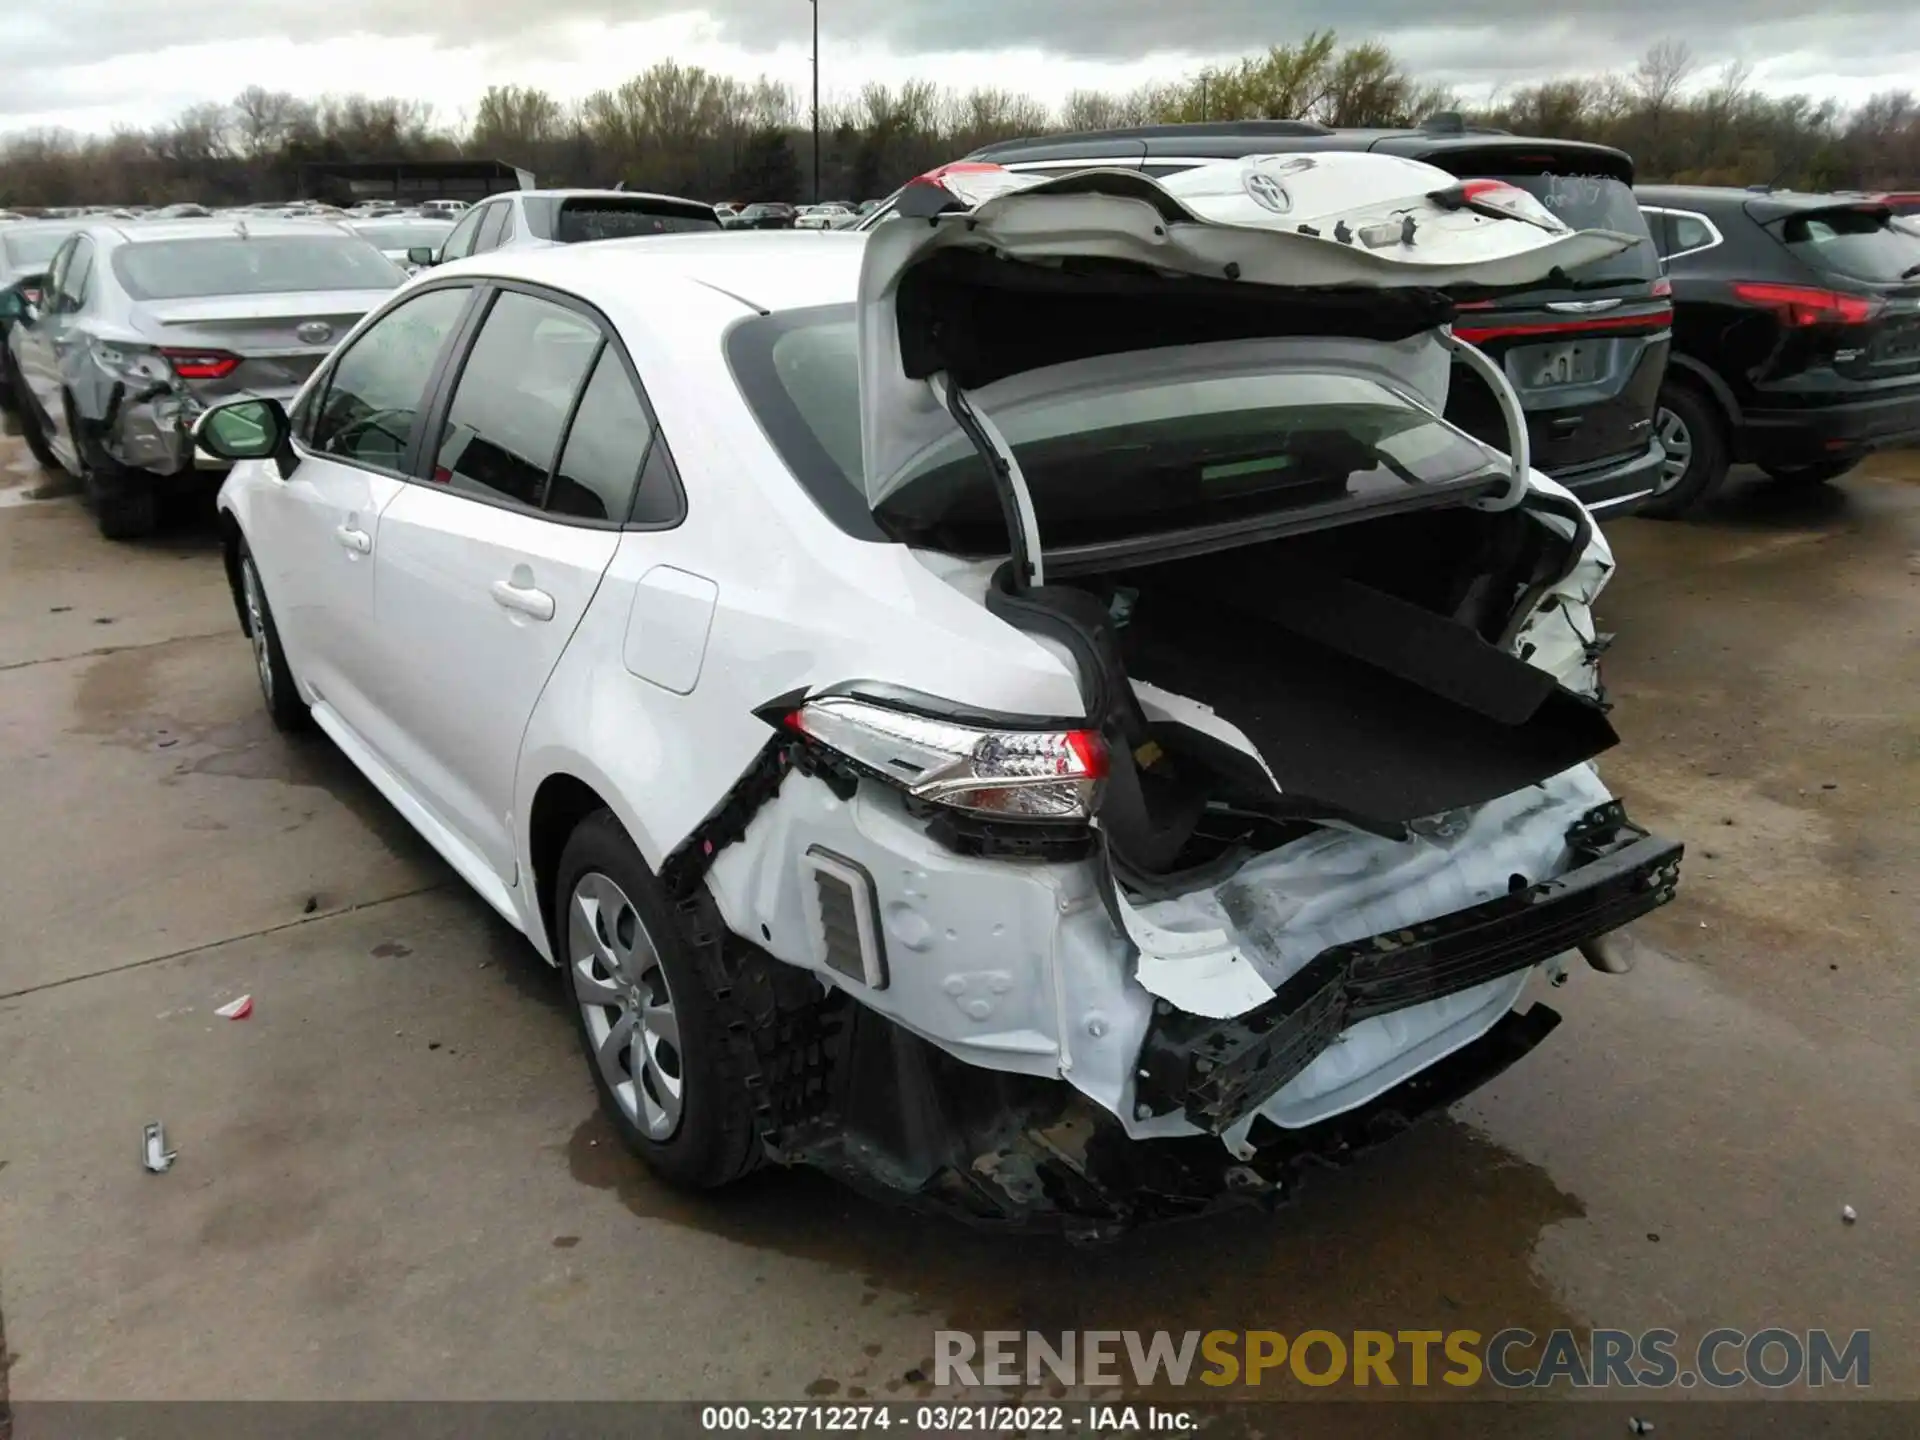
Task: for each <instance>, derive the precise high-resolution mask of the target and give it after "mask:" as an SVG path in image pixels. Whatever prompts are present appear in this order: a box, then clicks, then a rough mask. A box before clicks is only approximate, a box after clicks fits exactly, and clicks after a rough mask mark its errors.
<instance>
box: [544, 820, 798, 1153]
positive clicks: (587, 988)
mask: <svg viewBox="0 0 1920 1440" xmlns="http://www.w3.org/2000/svg"><path fill="white" fill-rule="evenodd" d="M555 879H556V883H555V885H554V888H553V897H554V898H553V907H554V908H553V926H552V930H551V931H550V934H551V935H552V937H553V943H554V952H555V958H556V959H557V960H558V961H559V965H560V972H561V976H562V979H563V981H564V984H565V989H566V998H567V1003H568V1006H569V1008H570V1009H571V1010H572V1012H573V1015H574V1018H575V1020H576V1022H577V1023H578V1026H579V1031H580V1042H581V1047H582V1049H583V1050H584V1052H585V1054H586V1057H587V1068H588V1070H590V1071H591V1072H592V1074H593V1084H594V1088H595V1090H596V1091H598V1092H599V1096H600V1105H601V1109H602V1110H603V1111H604V1112H605V1113H606V1116H607V1118H608V1119H609V1120H610V1121H611V1122H612V1124H613V1127H614V1129H615V1130H616V1131H617V1132H618V1134H619V1135H620V1138H621V1140H622V1141H623V1142H624V1143H625V1144H626V1146H627V1147H628V1148H629V1149H630V1150H632V1151H633V1152H634V1153H635V1154H636V1155H638V1156H639V1157H640V1158H641V1160H643V1161H644V1162H646V1164H647V1165H648V1167H649V1168H651V1169H652V1170H653V1171H654V1172H655V1173H656V1174H658V1175H660V1176H661V1177H662V1178H663V1179H665V1180H667V1181H670V1182H671V1183H673V1184H676V1185H681V1186H685V1187H687V1188H689V1189H700V1190H712V1189H717V1188H718V1187H720V1186H722V1185H726V1184H729V1183H731V1182H732V1181H734V1180H737V1179H739V1178H740V1177H742V1176H744V1175H746V1174H747V1173H748V1172H749V1171H751V1170H753V1169H755V1168H756V1167H757V1166H758V1165H759V1164H760V1162H761V1161H762V1159H764V1158H765V1152H764V1147H763V1145H762V1143H761V1139H760V1132H759V1127H758V1125H757V1123H756V1120H755V1110H754V1104H753V1096H752V1092H751V1090H750V1089H749V1087H748V1084H747V1078H746V1076H747V1070H748V1066H749V1065H751V1064H752V1060H751V1044H750V1042H749V1041H747V1040H746V1038H745V1036H744V1035H743V1034H742V1033H740V1032H741V1029H742V1028H743V1027H732V1026H729V1025H728V1024H727V1023H726V1019H725V1016H726V1013H727V1012H726V1009H725V1004H726V999H725V987H724V986H721V987H718V988H719V989H720V991H721V993H720V994H716V993H715V991H716V987H715V985H714V984H713V983H712V982H711V980H710V978H709V976H708V975H707V974H706V973H705V971H704V969H703V965H702V961H701V957H700V956H699V955H698V954H697V953H696V951H695V948H694V946H693V944H692V943H691V942H690V941H689V940H688V938H687V936H686V934H685V933H684V932H683V930H682V929H681V927H680V925H679V923H678V922H677V920H676V916H675V912H674V909H673V907H672V906H671V905H670V904H669V903H668V901H667V898H666V894H665V892H664V891H662V889H661V888H660V883H659V881H658V880H656V879H655V878H654V875H653V873H652V871H650V870H649V869H648V868H647V864H646V861H645V860H643V859H642V858H641V856H640V852H639V850H638V849H637V848H636V847H635V845H634V843H633V841H632V840H631V839H630V838H629V837H628V835H627V832H626V830H625V829H624V828H623V827H622V826H621V824H620V822H619V820H617V819H616V818H615V817H614V814H613V812H612V811H611V810H604V809H603V810H599V811H596V812H595V813H594V814H592V815H589V816H588V817H587V818H586V819H585V820H583V821H581V822H580V824H579V826H578V827H576V828H575V830H574V832H573V835H572V836H571V838H569V839H568V841H567V844H566V849H565V850H564V852H563V853H562V855H561V857H560V867H559V871H558V873H557V875H556V877H555ZM636 1057H639V1060H638V1064H637V1065H636V1063H635V1061H636Z"/></svg>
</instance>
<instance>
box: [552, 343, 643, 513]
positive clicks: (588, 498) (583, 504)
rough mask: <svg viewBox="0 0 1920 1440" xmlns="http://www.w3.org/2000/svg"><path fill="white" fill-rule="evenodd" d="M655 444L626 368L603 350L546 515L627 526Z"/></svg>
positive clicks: (569, 434) (609, 351)
mask: <svg viewBox="0 0 1920 1440" xmlns="http://www.w3.org/2000/svg"><path fill="white" fill-rule="evenodd" d="M652 440H653V419H652V417H651V416H649V415H648V414H647V407H646V404H645V402H644V401H642V400H641V398H640V395H639V392H638V391H636V390H635V389H634V388H633V382H632V381H631V380H629V379H628V378H627V371H626V367H625V366H623V365H622V364H621V363H620V357H619V356H618V355H617V354H615V353H614V351H613V350H612V349H611V348H610V347H602V348H601V351H600V358H599V360H598V361H597V362H595V364H594V367H593V378H592V379H591V380H589V381H588V382H587V389H586V393H585V394H584V395H582V396H581V397H580V408H579V410H578V411H576V412H575V414H574V417H573V426H572V428H571V429H569V430H568V431H567V448H566V450H565V451H564V452H562V454H561V456H560V468H559V469H558V470H556V471H555V472H554V475H553V488H552V490H550V491H549V492H548V495H547V509H548V510H550V511H551V512H553V513H554V514H555V515H567V516H571V517H573V518H574V519H578V520H624V519H626V518H627V511H628V508H629V507H630V506H631V504H632V502H633V486H634V480H635V478H636V477H637V476H638V475H639V473H640V466H641V463H642V462H643V461H644V460H645V459H646V457H647V447H648V445H649V444H650V443H651V442H652Z"/></svg>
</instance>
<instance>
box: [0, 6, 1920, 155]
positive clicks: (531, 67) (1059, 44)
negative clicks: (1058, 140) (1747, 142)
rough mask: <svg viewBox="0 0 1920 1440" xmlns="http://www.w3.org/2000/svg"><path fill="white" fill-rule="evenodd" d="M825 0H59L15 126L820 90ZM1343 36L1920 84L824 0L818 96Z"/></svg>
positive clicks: (1346, 30) (1030, 9)
mask: <svg viewBox="0 0 1920 1440" xmlns="http://www.w3.org/2000/svg"><path fill="white" fill-rule="evenodd" d="M810 13H811V12H810V9H809V5H808V0H705V3H704V4H702V5H700V6H699V7H698V8H694V7H692V6H690V5H689V4H688V3H687V0H424V3H422V0H317V3H316V0H217V3H208V0H58V3H54V0H42V3H30V0H27V3H18V4H9V5H7V6H6V7H5V12H4V13H0V57H4V61H0V64H3V65H4V74H5V81H4V84H0V131H4V130H21V129H29V128H34V127H40V126H64V127H67V128H71V129H74V130H80V131H102V130H106V129H109V128H111V127H112V126H114V125H116V124H133V125H144V124H148V123H151V122H154V121H156V120H160V119H164V118H165V117H167V116H169V115H171V114H173V113H174V112H176V111H178V110H179V109H181V108H182V107H183V106H186V105H189V104H192V103H194V102H196V101H201V100H224V99H227V98H229V97H231V96H232V95H233V94H234V93H235V92H236V91H238V90H239V89H241V88H242V87H243V86H245V85H247V84H252V83H259V84H263V85H266V86H268V87H269V88H272V89H286V90H292V91H295V92H296V93H300V94H304V95H317V94H320V93H322V92H326V91H335V92H344V91H351V90H359V91H363V92H367V93H371V94H393V95H406V96H410V97H415V98H419V99H425V100H429V101H432V102H433V104H434V105H435V106H436V107H437V108H438V109H439V111H440V112H441V113H442V114H443V115H445V116H447V117H450V118H451V117H456V116H458V115H459V114H460V113H461V112H462V111H463V110H467V109H469V108H470V107H471V104H472V101H473V98H474V97H475V96H477V95H478V94H479V93H480V91H482V90H483V89H485V87H486V86H487V85H489V84H496V83H519V84H532V85H541V86H545V87H547V88H548V89H550V90H553V91H555V92H556V93H559V94H563V95H579V94H585V93H586V92H588V91H591V90H593V89H596V88H599V87H601V86H604V85H610V84H616V83H618V82H619V81H620V80H622V79H624V78H625V77H626V76H628V75H630V74H633V73H634V72H636V71H638V70H642V69H644V68H645V67H646V66H647V65H649V64H651V63H652V62H654V61H655V60H659V59H663V58H668V57H671V58H674V59H677V60H680V61H682V62H683V63H688V64H698V65H704V66H706V67H708V68H709V69H716V70H721V71H725V72H728V73H731V74H736V75H741V76H745V77H751V76H754V75H758V74H761V73H765V74H768V75H770V76H772V77H774V78H776V79H780V80H785V81H787V82H789V83H790V84H792V85H793V86H794V87H795V89H796V90H798V91H800V92H802V93H803V94H804V91H805V87H806V85H807V83H808V24H809V17H810ZM1316 27H1324V28H1329V29H1334V30H1337V31H1338V32H1339V34H1340V36H1341V38H1342V39H1343V40H1358V39H1362V38H1366V37H1370V36H1377V37H1379V38H1381V39H1384V40H1386V41H1387V42H1388V43H1390V44H1391V45H1392V46H1393V47H1394V49H1395V50H1396V51H1397V52H1398V53H1399V54H1400V55H1401V56H1402V57H1404V58H1405V60H1406V61H1407V62H1408V63H1409V65H1410V67H1411V68H1412V69H1413V70H1414V71H1415V72H1416V73H1417V74H1418V75H1419V76H1420V77H1421V78H1423V79H1433V80H1440V81H1445V82H1447V83H1451V84H1453V85H1456V86H1458V87H1459V88H1460V89H1461V91H1462V92H1463V93H1465V94H1469V95H1473V94H1478V93H1484V92H1485V91H1486V90H1487V89H1489V88H1490V87H1494V86H1499V85H1517V84H1524V83H1527V82H1529V81H1533V80H1538V79H1542V78H1547V77H1550V76H1560V75H1576V74H1586V73H1592V72H1594V71H1598V70H1603V69H1607V68H1610V67H1622V68H1624V67H1626V66H1629V65H1631V63H1632V61H1633V59H1634V58H1635V57H1636V56H1637V55H1639V54H1640V53H1641V52H1643V51H1644V50H1645V49H1646V47H1647V45H1648V44H1649V43H1650V42H1651V41H1653V40H1655V39H1659V38H1663V37H1672V38H1674V39H1679V40H1684V41H1686V42H1687V43H1688V44H1689V45H1690V46H1691V47H1692V49H1693V51H1694V53H1695V54H1696V55H1697V56H1698V57H1700V58H1701V59H1702V61H1703V62H1705V63H1706V64H1707V65H1709V66H1711V65H1716V64H1721V63H1725V62H1727V61H1730V60H1735V59H1739V60H1743V61H1745V62H1746V63H1748V64H1749V65H1751V66H1752V67H1753V78H1754V82H1755V83H1756V84H1758V85H1759V86H1761V87H1762V88H1764V89H1767V90H1773V91H1792V90H1805V91H1809V92H1812V93H1815V94H1820V95H1835V96H1839V97H1840V98H1842V99H1848V98H1851V97H1854V96H1863V95H1865V94H1867V93H1869V92H1871V91H1873V90H1875V89H1884V88H1887V87H1890V86H1908V87H1912V88H1914V89H1916V90H1920V5H1916V4H1915V3H1913V0H1823V3H1819V4H1815V3H1810V0H1693V3H1691V4H1688V5H1685V6H1681V5H1675V4H1674V3H1672V0H1563V3H1561V4H1559V5H1557V6H1552V7H1549V6H1545V5H1541V4H1539V3H1538V0H1450V3H1448V4H1445V5H1440V4H1435V3H1433V0H1297V3H1294V4H1286V5H1283V4H1276V3H1274V0H821V52H822V62H821V63H822V87H823V89H824V90H825V92H826V94H827V96H828V97H829V98H831V97H832V96H835V95H851V94H852V93H854V92H856V91H857V90H858V89H859V87H860V86H861V85H862V84H864V83H866V82H867V81H870V80H888V81H897V80H899V79H902V78H906V77H910V76H924V77H926V78H929V79H932V80H935V81H936V82H939V83H942V84H948V85H953V86H955V87H958V88H966V87H968V86H972V85H978V84H993V85H999V86H1002V87H1005V88H1009V89H1018V90H1025V91H1027V92H1029V93H1031V94H1033V95H1036V96H1038V97H1040V98H1042V99H1045V100H1048V101H1056V100H1058V99H1059V98H1060V97H1061V96H1063V95H1064V94H1065V93H1066V92H1067V91H1069V90H1072V89H1074V88H1078V87H1099V88H1106V89H1120V88H1128V87H1131V86H1133V85H1135V84H1137V83H1139V82H1141V81H1143V80H1146V79H1149V78H1155V77H1165V76H1167V75H1169V74H1170V73H1178V72H1180V71H1183V70H1190V69H1195V68H1198V67H1199V66H1201V65H1203V64H1207V63H1211V62H1216V61H1218V60H1221V59H1226V58H1230V57H1232V56H1235V55H1238V54H1243V53H1245V52H1247V51H1250V50H1257V49H1263V48H1265V47H1266V46H1267V45H1269V44H1272V43H1274V42H1276V41H1287V40H1294V39H1298V38H1299V37H1300V36H1302V35H1304V34H1306V33H1307V32H1308V31H1310V30H1312V29H1314V28H1316Z"/></svg>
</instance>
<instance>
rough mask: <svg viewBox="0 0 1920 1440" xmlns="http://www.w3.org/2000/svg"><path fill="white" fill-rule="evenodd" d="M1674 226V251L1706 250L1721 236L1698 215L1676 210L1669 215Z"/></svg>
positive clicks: (1675, 252) (1676, 252)
mask: <svg viewBox="0 0 1920 1440" xmlns="http://www.w3.org/2000/svg"><path fill="white" fill-rule="evenodd" d="M1667 221H1668V223H1669V224H1670V225H1672V227H1673V253H1674V254H1676V255H1677V254H1679V253H1681V252H1682V251H1685V250H1704V249H1706V248H1707V247H1708V246H1709V245H1715V244H1718V243H1719V239H1720V237H1719V236H1717V235H1715V234H1714V233H1713V227H1712V226H1710V225H1708V224H1707V222H1706V221H1705V220H1704V219H1702V218H1701V217H1700V216H1698V215H1687V214H1683V213H1680V212H1678V211H1676V212H1675V213H1673V214H1672V215H1669V216H1668V217H1667Z"/></svg>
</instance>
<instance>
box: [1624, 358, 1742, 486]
mask: <svg viewBox="0 0 1920 1440" xmlns="http://www.w3.org/2000/svg"><path fill="white" fill-rule="evenodd" d="M1653 425H1654V433H1655V434H1656V435H1658V436H1659V438H1660V444H1661V446H1662V447H1663V448H1664V449H1665V450H1666V452H1667V458H1666V460H1665V462H1664V463H1663V464H1662V465H1661V467H1660V473H1659V475H1658V477H1657V478H1656V479H1655V481H1654V491H1653V494H1651V495H1649V496H1648V497H1647V498H1646V499H1645V500H1644V501H1642V502H1641V505H1640V509H1639V512H1638V513H1640V514H1642V515H1647V516H1651V517H1652V518H1654V519H1656V520H1677V519H1679V518H1680V517H1682V516H1684V515H1687V514H1689V513H1690V512H1692V511H1693V510H1695V509H1697V508H1698V507H1699V506H1700V505H1702V504H1704V503H1705V502H1706V501H1707V499H1708V498H1709V497H1710V496H1712V494H1713V493H1714V491H1716V490H1718V489H1719V488H1720V485H1721V482H1722V481H1724V480H1725V479H1726V478H1727V432H1726V424H1725V422H1724V421H1722V419H1721V418H1720V411H1719V408H1718V407H1717V406H1716V405H1714V403H1713V402H1712V401H1711V400H1709V399H1708V398H1707V397H1706V396H1705V395H1703V394H1701V393H1700V392H1699V391H1698V390H1696V389H1694V388H1693V387H1692V386H1691V385H1687V384H1684V383H1681V382H1677V381H1669V382H1668V383H1667V384H1665V385H1663V386H1661V388H1660V404H1659V407H1658V408H1657V409H1656V410H1655V411H1654V418H1653Z"/></svg>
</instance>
